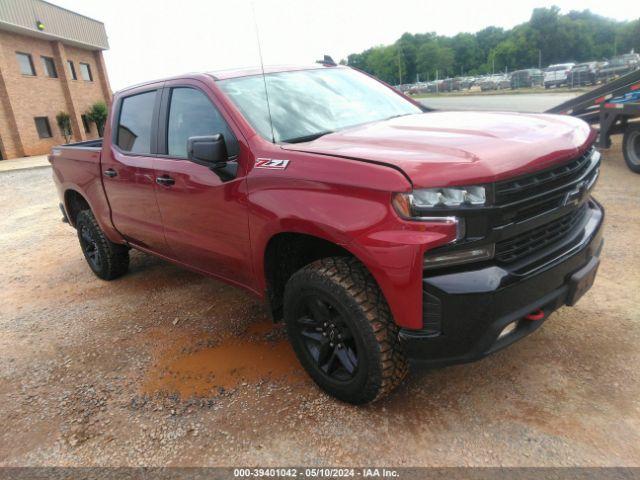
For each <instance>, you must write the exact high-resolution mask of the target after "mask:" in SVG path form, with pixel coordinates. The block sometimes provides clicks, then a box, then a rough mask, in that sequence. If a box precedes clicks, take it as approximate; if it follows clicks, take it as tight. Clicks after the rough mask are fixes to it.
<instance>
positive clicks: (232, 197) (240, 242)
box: [154, 80, 253, 285]
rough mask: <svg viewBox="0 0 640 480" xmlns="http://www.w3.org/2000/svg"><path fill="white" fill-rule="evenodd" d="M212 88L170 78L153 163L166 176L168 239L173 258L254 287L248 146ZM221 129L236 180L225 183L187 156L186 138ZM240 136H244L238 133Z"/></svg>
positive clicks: (163, 197) (163, 198)
mask: <svg viewBox="0 0 640 480" xmlns="http://www.w3.org/2000/svg"><path fill="white" fill-rule="evenodd" d="M214 98H215V97H214V95H213V92H212V91H211V90H210V89H208V87H207V86H206V85H205V84H203V83H201V82H199V81H197V80H181V81H173V82H167V83H166V84H165V88H164V91H163V96H162V107H161V111H160V132H159V143H158V149H159V154H158V155H157V156H156V161H155V163H154V166H155V170H156V175H157V176H158V177H160V178H166V179H167V181H166V182H165V183H164V184H163V185H159V186H158V189H157V198H158V204H159V206H160V212H161V214H162V219H163V223H164V230H165V237H166V239H167V243H168V244H169V246H170V247H171V249H172V251H173V253H174V255H175V257H176V258H177V259H178V260H180V261H182V262H184V263H185V264H187V265H189V266H191V267H195V268H197V269H199V270H202V271H204V272H207V273H209V274H213V275H216V276H220V277H223V278H225V279H227V280H231V281H233V282H237V283H240V284H243V285H252V283H253V282H252V278H253V276H252V271H251V261H250V259H251V251H250V242H249V227H248V211H247V203H246V189H245V185H246V182H245V174H246V166H247V162H248V155H249V150H248V148H246V147H245V148H242V149H241V148H240V143H239V142H238V138H239V137H240V132H239V131H236V132H234V131H233V130H232V128H231V126H230V123H229V122H228V121H227V120H226V119H225V117H224V116H223V115H222V113H221V110H220V109H219V108H218V106H217V105H216V104H215V103H214V101H213V99H214ZM217 133H221V134H222V135H223V136H224V138H225V141H226V144H227V150H228V153H229V157H230V158H231V159H233V161H234V162H237V173H236V176H235V178H233V179H226V181H223V180H222V179H221V178H220V177H219V176H218V175H217V174H216V173H214V171H212V170H211V169H210V168H209V167H208V166H206V165H199V164H196V163H193V162H191V161H189V160H188V159H187V139H188V138H189V137H193V136H202V135H214V134H217ZM240 138H241V137H240Z"/></svg>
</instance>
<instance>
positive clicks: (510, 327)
mask: <svg viewBox="0 0 640 480" xmlns="http://www.w3.org/2000/svg"><path fill="white" fill-rule="evenodd" d="M517 328H518V321H517V320H516V321H515V322H511V323H510V324H508V325H507V326H506V327H504V328H503V329H502V331H501V332H500V335H498V340H500V339H501V338H504V337H506V336H507V335H509V334H510V333H513V332H515V331H516V329H517Z"/></svg>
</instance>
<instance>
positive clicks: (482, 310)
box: [400, 200, 604, 366]
mask: <svg viewBox="0 0 640 480" xmlns="http://www.w3.org/2000/svg"><path fill="white" fill-rule="evenodd" d="M588 206H589V216H588V218H587V220H586V221H585V224H584V227H583V228H582V230H581V232H580V237H579V239H578V241H576V242H574V243H573V244H572V245H571V247H570V248H568V249H566V250H564V251H560V252H557V253H556V254H554V255H553V256H552V257H551V258H540V259H538V261H537V262H536V263H535V266H533V267H531V268H530V269H527V268H523V266H522V265H520V266H509V267H504V266H499V265H497V264H489V265H485V266H483V267H480V268H478V269H476V270H469V269H468V267H467V269H466V270H460V269H458V270H455V271H453V272H447V273H442V274H437V275H435V276H425V278H424V279H423V291H424V294H425V305H424V309H425V324H426V323H428V321H427V320H429V321H431V320H432V317H429V314H430V313H432V312H434V310H435V311H436V313H437V316H438V317H439V318H438V320H439V325H440V329H438V330H437V331H436V330H435V329H434V328H425V329H424V330H407V329H402V330H401V331H400V340H401V342H402V345H403V348H404V351H405V353H406V354H407V356H408V357H409V358H410V359H411V360H413V361H417V362H419V363H424V364H428V365H432V366H444V365H451V364H457V363H466V362H471V361H474V360H478V359H480V358H482V357H485V356H487V355H489V354H491V353H493V352H495V351H497V350H500V349H502V348H504V347H506V346H508V345H510V344H512V343H513V342H515V341H517V340H519V339H520V338H522V337H524V336H526V335H528V334H529V333H531V332H533V331H534V330H536V329H537V328H538V327H540V325H542V323H543V322H544V320H546V319H547V318H548V316H549V315H550V314H551V312H553V311H555V310H556V309H558V308H560V307H561V306H563V305H567V304H570V303H571V302H572V301H573V300H574V299H575V298H576V295H575V292H574V291H573V290H574V289H575V275H576V272H585V271H587V270H591V273H592V275H595V270H594V269H595V268H597V263H598V258H599V256H600V251H601V249H602V244H603V239H602V224H603V220H604V211H603V209H602V207H601V206H600V205H599V204H598V203H597V202H595V200H589V202H588ZM572 277H574V279H573V280H572ZM589 287H590V283H589V284H587V285H585V284H584V282H583V284H582V285H581V288H582V289H585V288H586V289H588V288H589ZM581 293H583V292H581ZM539 309H540V310H542V311H543V312H544V318H543V319H542V320H527V319H525V318H524V317H525V316H527V315H528V314H530V313H532V312H534V311H537V310H539ZM514 322H516V323H514ZM512 323H514V325H513V330H512V331H511V332H510V333H508V334H506V335H504V334H503V335H502V336H501V335H500V334H501V332H503V330H504V329H505V327H506V326H507V325H510V324H512Z"/></svg>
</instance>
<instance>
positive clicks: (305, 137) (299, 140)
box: [284, 130, 333, 143]
mask: <svg viewBox="0 0 640 480" xmlns="http://www.w3.org/2000/svg"><path fill="white" fill-rule="evenodd" d="M330 133H333V130H326V131H324V132H318V133H312V134H311V135H303V136H302V137H294V138H290V139H288V140H284V142H285V143H303V142H310V141H312V140H315V139H317V138H320V137H323V136H324V135H328V134H330Z"/></svg>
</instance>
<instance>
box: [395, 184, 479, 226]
mask: <svg viewBox="0 0 640 480" xmlns="http://www.w3.org/2000/svg"><path fill="white" fill-rule="evenodd" d="M486 201H487V195H486V191H485V188H484V187H480V186H470V187H451V188H449V187H445V188H421V189H418V190H414V191H413V192H411V193H396V194H395V195H394V197H393V206H394V208H395V209H396V212H398V214H399V215H400V216H401V217H403V218H406V219H412V220H421V217H424V216H425V215H424V213H426V214H427V216H428V215H429V210H430V209H433V208H439V207H442V208H447V207H460V206H463V207H464V206H482V205H484V204H485V203H486Z"/></svg>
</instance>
